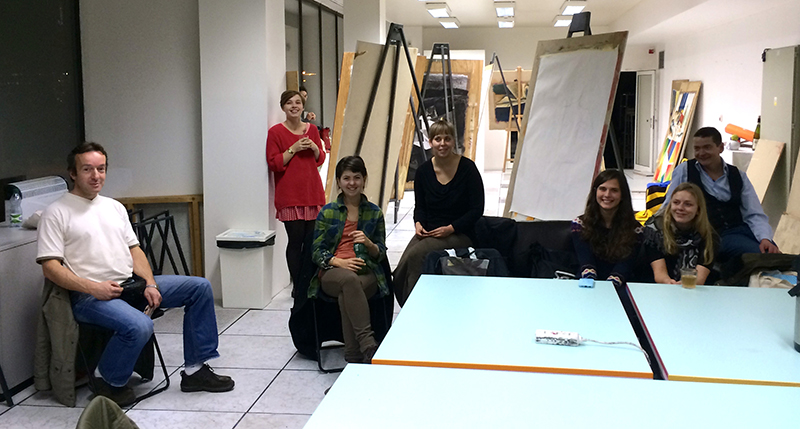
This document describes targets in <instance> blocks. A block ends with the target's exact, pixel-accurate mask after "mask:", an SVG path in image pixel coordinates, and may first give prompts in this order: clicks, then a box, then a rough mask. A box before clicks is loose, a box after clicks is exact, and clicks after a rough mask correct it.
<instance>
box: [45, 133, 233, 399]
mask: <svg viewBox="0 0 800 429" xmlns="http://www.w3.org/2000/svg"><path fill="white" fill-rule="evenodd" d="M107 166H108V162H107V154H106V151H105V149H103V147H102V146H100V145H99V144H97V143H83V144H81V145H79V146H78V147H76V148H75V149H73V150H72V152H71V153H70V155H69V157H68V170H69V175H70V177H71V178H72V181H73V182H74V184H75V186H74V187H73V189H72V191H70V192H69V193H67V194H65V195H64V196H63V197H61V198H60V199H59V200H57V201H56V202H54V203H53V204H51V205H50V206H49V207H47V209H46V210H45V211H44V213H43V214H42V217H41V220H40V221H39V239H38V254H37V256H36V262H38V263H40V264H41V265H42V270H43V271H44V276H45V277H46V278H47V279H49V280H51V281H52V282H53V283H55V284H57V285H59V286H61V287H62V288H64V289H67V290H69V291H70V298H71V301H72V312H73V315H74V317H75V320H77V321H78V322H82V323H91V324H94V325H98V326H102V327H104V328H107V329H110V330H113V331H114V335H113V337H112V338H111V340H110V341H109V342H108V345H107V346H106V348H105V350H104V351H103V355H102V356H101V358H100V362H99V364H98V366H97V369H96V370H95V373H94V376H95V377H96V380H95V383H92V384H90V386H91V385H94V386H93V388H94V390H95V394H97V395H101V396H107V397H109V398H110V399H112V400H114V401H115V402H117V403H118V404H120V405H121V406H122V405H128V404H131V403H133V401H134V400H135V395H134V393H133V390H132V389H131V388H130V387H128V386H127V383H128V379H129V378H130V376H131V374H132V373H133V367H134V364H135V363H136V360H137V358H138V356H139V353H140V352H141V350H142V348H143V347H144V345H145V344H146V343H147V341H148V340H149V339H150V337H151V336H152V334H153V321H152V320H151V319H150V317H149V316H147V315H145V314H144V313H142V312H141V311H138V310H136V309H135V308H133V307H131V306H130V305H129V304H128V303H126V302H125V301H123V300H121V299H118V298H119V297H120V294H121V293H122V287H121V286H120V283H122V282H124V281H125V280H126V279H128V278H130V277H131V276H132V275H133V274H136V275H137V276H138V277H141V278H142V279H144V280H145V282H146V285H147V287H146V288H145V290H144V297H145V299H147V303H148V307H149V308H153V309H155V308H157V307H159V306H161V307H165V308H171V307H185V311H186V313H185V315H184V323H183V335H184V341H183V344H184V346H183V355H184V364H185V369H184V371H181V390H183V391H185V392H196V391H207V392H226V391H229V390H232V389H233V386H234V381H233V380H232V379H231V378H230V377H228V376H224V375H219V374H216V373H214V371H213V370H212V369H211V368H210V367H209V366H208V364H207V363H206V362H207V361H208V360H210V359H213V358H216V357H219V353H218V352H217V345H218V335H217V321H216V316H215V314H214V296H213V293H212V291H211V285H210V283H209V282H208V280H206V279H204V278H202V277H187V276H167V275H164V276H153V273H152V271H151V269H150V264H149V262H148V261H147V257H146V256H145V254H144V252H143V251H142V249H141V248H139V241H138V239H137V238H136V235H135V234H134V232H133V228H132V227H131V223H130V221H129V219H128V213H127V211H126V210H125V208H124V207H123V206H122V204H120V203H119V202H117V201H116V200H113V199H111V198H107V197H103V196H101V195H99V193H100V191H101V190H102V189H103V184H104V183H105V178H106V168H107Z"/></svg>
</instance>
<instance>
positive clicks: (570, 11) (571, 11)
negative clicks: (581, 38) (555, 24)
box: [561, 0, 586, 15]
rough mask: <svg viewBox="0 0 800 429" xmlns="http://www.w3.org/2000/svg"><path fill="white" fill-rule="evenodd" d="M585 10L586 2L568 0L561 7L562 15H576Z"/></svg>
mask: <svg viewBox="0 0 800 429" xmlns="http://www.w3.org/2000/svg"><path fill="white" fill-rule="evenodd" d="M584 8H586V1H584V0H567V1H565V2H564V4H563V5H561V15H575V14H576V13H581V12H583V9H584Z"/></svg>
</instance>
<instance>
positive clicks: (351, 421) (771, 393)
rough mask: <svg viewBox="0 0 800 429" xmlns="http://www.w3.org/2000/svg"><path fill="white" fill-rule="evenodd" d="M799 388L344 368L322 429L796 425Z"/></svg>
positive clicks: (309, 428) (316, 418)
mask: <svg viewBox="0 0 800 429" xmlns="http://www.w3.org/2000/svg"><path fill="white" fill-rule="evenodd" d="M798 403H800V389H795V388H791V387H776V386H748V385H732V384H713V383H671V382H668V381H658V380H635V379H626V378H620V377H585V376H579V375H560V374H532V373H522V372H510V371H482V370H471V369H452V368H423V367H408V366H391V365H363V364H351V365H347V367H346V368H345V370H344V372H342V374H341V375H340V376H339V378H338V379H337V380H336V383H335V384H334V385H333V387H332V388H331V390H330V391H329V392H328V394H327V395H326V396H325V399H323V400H322V402H321V403H320V405H319V406H318V407H317V409H316V411H314V414H313V415H312V416H311V418H310V419H309V421H308V423H307V424H306V426H305V428H306V429H316V428H326V429H330V428H382V429H387V428H521V427H541V428H620V427H647V428H680V427H685V428H712V427H713V428H725V427H730V428H733V427H737V428H739V427H741V428H772V429H775V428H796V427H797V422H798V420H797V416H796V413H795V410H796V408H797V404H798Z"/></svg>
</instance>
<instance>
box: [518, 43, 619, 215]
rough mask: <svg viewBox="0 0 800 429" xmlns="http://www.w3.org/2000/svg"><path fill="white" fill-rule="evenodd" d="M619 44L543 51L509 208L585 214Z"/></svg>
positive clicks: (526, 212)
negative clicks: (560, 50) (608, 46)
mask: <svg viewBox="0 0 800 429" xmlns="http://www.w3.org/2000/svg"><path fill="white" fill-rule="evenodd" d="M617 59H618V51H617V49H607V50H600V49H585V50H579V51H572V52H566V53H559V54H551V55H545V56H542V57H541V59H540V62H539V71H538V73H537V76H536V86H535V88H534V94H533V97H532V101H531V103H530V110H529V111H528V112H527V115H528V122H527V127H526V129H525V136H524V140H523V146H522V151H521V153H520V154H519V156H518V159H517V161H516V165H515V166H514V168H515V169H517V172H516V181H515V189H514V195H513V200H512V201H511V206H510V209H511V211H513V212H516V213H518V214H522V215H527V216H531V217H534V218H537V219H542V220H563V219H573V218H574V217H576V216H577V215H579V214H581V213H583V209H584V207H585V205H586V195H587V193H588V192H589V190H590V189H591V184H592V179H593V178H594V175H595V170H596V168H597V161H598V159H599V158H598V156H599V151H600V150H601V147H600V143H601V142H602V141H603V137H604V134H605V133H606V129H605V120H606V114H607V112H608V106H609V99H610V97H612V96H613V94H612V93H611V91H612V87H613V84H614V80H615V77H616V76H615V72H616V66H617Z"/></svg>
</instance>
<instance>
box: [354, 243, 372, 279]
mask: <svg viewBox="0 0 800 429" xmlns="http://www.w3.org/2000/svg"><path fill="white" fill-rule="evenodd" d="M353 251H355V252H356V258H361V259H362V260H363V261H364V262H367V261H368V260H369V251H367V246H366V245H365V244H364V243H356V244H354V245H353ZM368 272H369V268H367V266H366V265H364V266H363V267H361V269H360V270H358V274H366V273H368Z"/></svg>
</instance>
